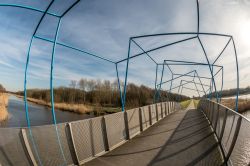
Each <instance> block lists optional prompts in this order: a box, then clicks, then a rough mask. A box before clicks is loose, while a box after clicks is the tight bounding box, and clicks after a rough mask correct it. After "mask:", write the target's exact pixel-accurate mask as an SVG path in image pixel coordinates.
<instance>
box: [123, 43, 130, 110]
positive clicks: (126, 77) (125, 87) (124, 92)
mask: <svg viewBox="0 0 250 166" xmlns="http://www.w3.org/2000/svg"><path fill="white" fill-rule="evenodd" d="M130 47H131V38H129V46H128V59H127V66H126V74H125V84H124V90H123V106H122V110H123V112H125V111H124V110H125V105H126V104H125V103H126V93H127V81H128V65H129V59H130V58H129V57H130Z"/></svg>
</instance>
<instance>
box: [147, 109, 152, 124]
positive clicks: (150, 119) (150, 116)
mask: <svg viewBox="0 0 250 166" xmlns="http://www.w3.org/2000/svg"><path fill="white" fill-rule="evenodd" d="M148 115H149V125H150V126H151V125H152V113H151V105H149V106H148Z"/></svg>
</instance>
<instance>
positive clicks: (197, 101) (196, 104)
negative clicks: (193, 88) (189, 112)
mask: <svg viewBox="0 0 250 166" xmlns="http://www.w3.org/2000/svg"><path fill="white" fill-rule="evenodd" d="M193 101H194V107H195V108H197V106H198V104H199V102H200V100H193Z"/></svg>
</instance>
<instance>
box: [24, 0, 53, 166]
mask: <svg viewBox="0 0 250 166" xmlns="http://www.w3.org/2000/svg"><path fill="white" fill-rule="evenodd" d="M53 3H54V0H52V1H51V2H50V3H49V5H48V7H47V8H46V10H45V11H44V12H43V15H42V17H41V18H40V20H39V22H38V23H37V26H36V28H35V30H34V32H33V35H32V37H31V40H30V43H29V48H28V52H27V59H26V65H25V72H24V103H25V115H26V121H27V126H28V129H29V134H30V138H31V142H32V145H33V146H34V150H35V155H36V156H37V158H38V162H39V164H40V165H43V164H42V161H41V159H40V155H39V153H38V150H37V146H36V144H35V140H34V138H33V135H32V131H31V128H30V118H29V108H28V101H27V73H28V66H29V61H30V51H31V47H32V44H33V40H34V35H35V34H36V32H37V30H38V27H39V26H40V24H41V22H42V20H43V18H44V17H45V15H46V14H47V12H48V10H49V8H50V7H51V5H52V4H53Z"/></svg>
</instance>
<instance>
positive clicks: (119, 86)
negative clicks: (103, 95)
mask: <svg viewBox="0 0 250 166" xmlns="http://www.w3.org/2000/svg"><path fill="white" fill-rule="evenodd" d="M115 69H116V76H117V82H118V88H119V91H120V98H121V104H122V109H123V108H124V104H123V97H122V90H121V83H120V79H119V72H118V68H117V64H115ZM122 111H124V110H122Z"/></svg>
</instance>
